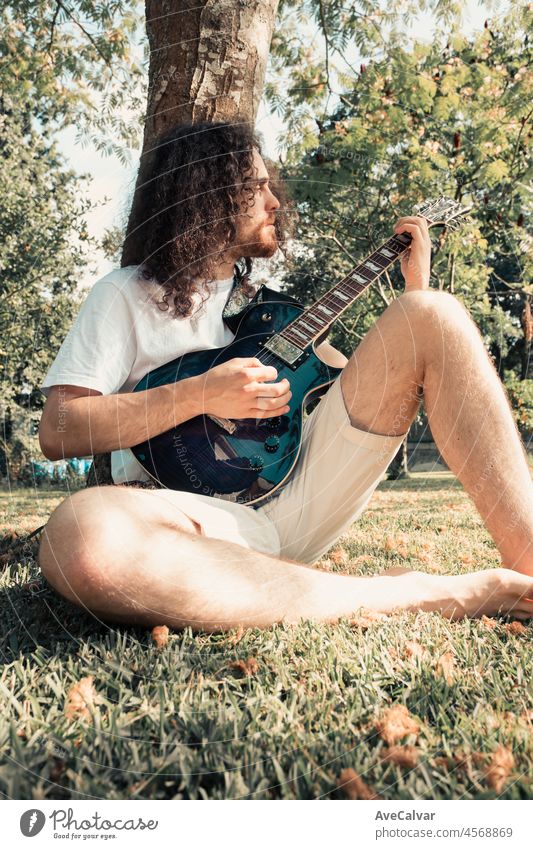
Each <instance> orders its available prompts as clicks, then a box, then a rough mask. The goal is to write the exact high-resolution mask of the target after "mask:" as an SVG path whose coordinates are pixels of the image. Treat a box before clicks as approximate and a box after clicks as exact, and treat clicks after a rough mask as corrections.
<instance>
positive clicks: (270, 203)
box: [267, 189, 281, 209]
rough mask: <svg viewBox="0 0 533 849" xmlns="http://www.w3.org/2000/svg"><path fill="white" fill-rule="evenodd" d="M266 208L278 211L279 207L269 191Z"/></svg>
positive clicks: (277, 201)
mask: <svg viewBox="0 0 533 849" xmlns="http://www.w3.org/2000/svg"><path fill="white" fill-rule="evenodd" d="M267 206H268V208H269V209H279V207H280V206H281V204H280V202H279V200H278V199H277V197H276V195H275V194H274V192H272V191H271V190H270V189H269V190H268V197H267Z"/></svg>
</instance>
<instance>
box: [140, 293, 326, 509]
mask: <svg viewBox="0 0 533 849" xmlns="http://www.w3.org/2000/svg"><path fill="white" fill-rule="evenodd" d="M302 311H303V306H302V305H301V304H299V303H298V302H297V301H294V300H293V299H291V298H289V297H287V296H286V295H284V294H282V293H279V292H276V291H274V290H271V289H267V288H266V287H264V286H263V287H261V289H260V290H259V292H258V293H257V294H256V296H255V298H254V299H253V300H252V301H251V303H250V304H249V305H248V307H247V308H246V309H245V310H244V312H243V313H241V314H240V316H239V318H238V323H237V325H236V326H235V327H232V329H233V330H234V332H235V333H236V335H235V339H234V340H233V342H231V344H230V345H227V346H226V347H225V348H216V349H212V350H208V351H200V352H194V353H190V354H184V355H183V356H182V357H178V358H177V359H176V360H172V362H169V363H166V364H165V365H162V366H160V367H159V368H157V369H154V371H151V372H149V373H148V374H147V375H145V377H144V378H143V379H142V380H141V381H140V382H139V383H138V384H137V386H136V387H135V389H134V391H135V392H139V391H143V390H146V389H152V388H154V387H156V386H162V385H165V384H169V383H176V382H177V381H180V380H183V379H185V378H187V377H192V376H196V375H200V374H204V373H205V372H207V371H208V370H209V369H210V368H214V367H215V366H217V365H220V364H221V363H223V362H226V361H227V360H231V359H233V358H234V357H258V358H259V359H260V360H262V361H263V362H265V363H268V364H269V365H273V366H274V367H275V368H276V369H277V371H278V378H277V379H278V380H281V379H282V378H284V377H286V378H287V379H288V380H289V382H290V388H291V392H292V398H291V399H290V402H289V403H290V412H288V413H287V414H286V415H284V416H279V417H275V418H266V419H258V420H256V419H231V421H229V422H228V421H227V420H217V419H216V418H212V417H210V416H209V415H201V416H196V417H195V418H193V419H190V420H189V421H186V422H183V424H180V425H178V426H176V427H174V428H171V430H168V431H166V432H165V433H161V434H159V435H158V436H155V437H153V438H152V439H150V440H148V441H147V442H144V443H142V444H140V445H135V446H133V447H132V449H131V450H132V451H133V453H134V455H135V457H136V458H137V460H138V461H139V463H140V464H141V465H142V466H143V468H144V469H145V470H146V472H147V473H148V474H149V475H150V476H151V477H152V478H154V479H155V480H157V481H158V482H159V483H160V484H162V485H163V486H164V487H166V488H168V489H176V490H182V491H186V492H197V493H200V494H202V495H210V496H214V497H216V498H222V499H226V500H229V501H236V502H240V503H243V504H250V505H253V506H256V507H258V506H260V504H262V503H264V502H265V500H266V499H267V498H268V496H270V495H272V494H274V492H275V491H276V490H278V489H279V488H280V487H281V486H282V484H283V483H284V482H286V481H287V479H288V478H289V476H290V474H291V472H292V470H293V468H294V466H295V464H296V461H297V459H298V455H299V453H300V444H301V438H302V425H303V411H304V408H305V405H306V404H307V403H308V402H309V401H310V400H312V399H313V398H316V397H317V395H321V394H323V392H324V391H326V390H327V389H328V388H329V386H330V385H331V383H332V382H333V381H334V380H335V379H336V378H337V377H338V375H339V374H340V373H341V371H342V369H340V368H335V367H332V366H328V365H326V364H325V363H323V362H322V361H321V360H320V359H319V358H318V357H317V356H316V354H315V352H314V348H313V345H312V344H311V345H308V346H307V347H306V348H305V349H304V351H303V354H302V357H301V358H300V359H299V360H298V362H296V363H293V364H292V365H288V364H287V363H286V362H284V361H283V360H282V359H279V358H277V357H276V356H275V354H273V353H271V352H270V351H268V350H267V349H265V348H264V344H265V342H266V341H267V340H268V339H269V338H270V337H272V336H273V335H274V334H276V333H279V332H280V331H281V330H283V329H284V328H285V327H287V325H289V324H290V323H291V322H292V321H293V320H294V319H295V318H297V317H298V316H299V315H300V314H301V313H302ZM318 341H320V340H318ZM231 431H232V432H231Z"/></svg>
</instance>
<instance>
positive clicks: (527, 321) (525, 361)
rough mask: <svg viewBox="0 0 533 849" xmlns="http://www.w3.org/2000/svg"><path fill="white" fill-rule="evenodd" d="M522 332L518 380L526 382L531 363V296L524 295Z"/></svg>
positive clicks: (532, 336) (532, 334)
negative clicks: (522, 346)
mask: <svg viewBox="0 0 533 849" xmlns="http://www.w3.org/2000/svg"><path fill="white" fill-rule="evenodd" d="M521 319H522V320H521V323H522V330H523V331H524V349H523V351H522V367H521V370H520V379H521V380H526V379H527V378H528V377H529V370H530V369H529V365H530V361H531V343H532V341H533V313H532V310H531V296H530V295H526V298H525V301H524V310H523V312H522V317H521Z"/></svg>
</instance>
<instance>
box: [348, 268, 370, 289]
mask: <svg viewBox="0 0 533 849" xmlns="http://www.w3.org/2000/svg"><path fill="white" fill-rule="evenodd" d="M350 277H351V278H352V280H355V281H356V282H357V283H362V284H363V285H364V286H366V284H367V283H368V280H367V279H366V277H363V275H362V274H358V273H357V271H353V272H352V274H351V275H350Z"/></svg>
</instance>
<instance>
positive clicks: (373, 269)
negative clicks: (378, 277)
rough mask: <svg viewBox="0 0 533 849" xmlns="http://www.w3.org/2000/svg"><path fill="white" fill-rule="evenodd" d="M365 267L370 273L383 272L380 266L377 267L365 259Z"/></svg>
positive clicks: (374, 263)
mask: <svg viewBox="0 0 533 849" xmlns="http://www.w3.org/2000/svg"><path fill="white" fill-rule="evenodd" d="M365 266H366V268H369V269H370V271H377V272H378V274H379V273H381V272H382V271H383V267H382V266H381V265H378V264H377V263H376V262H372V260H370V259H367V261H366V262H365Z"/></svg>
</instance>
